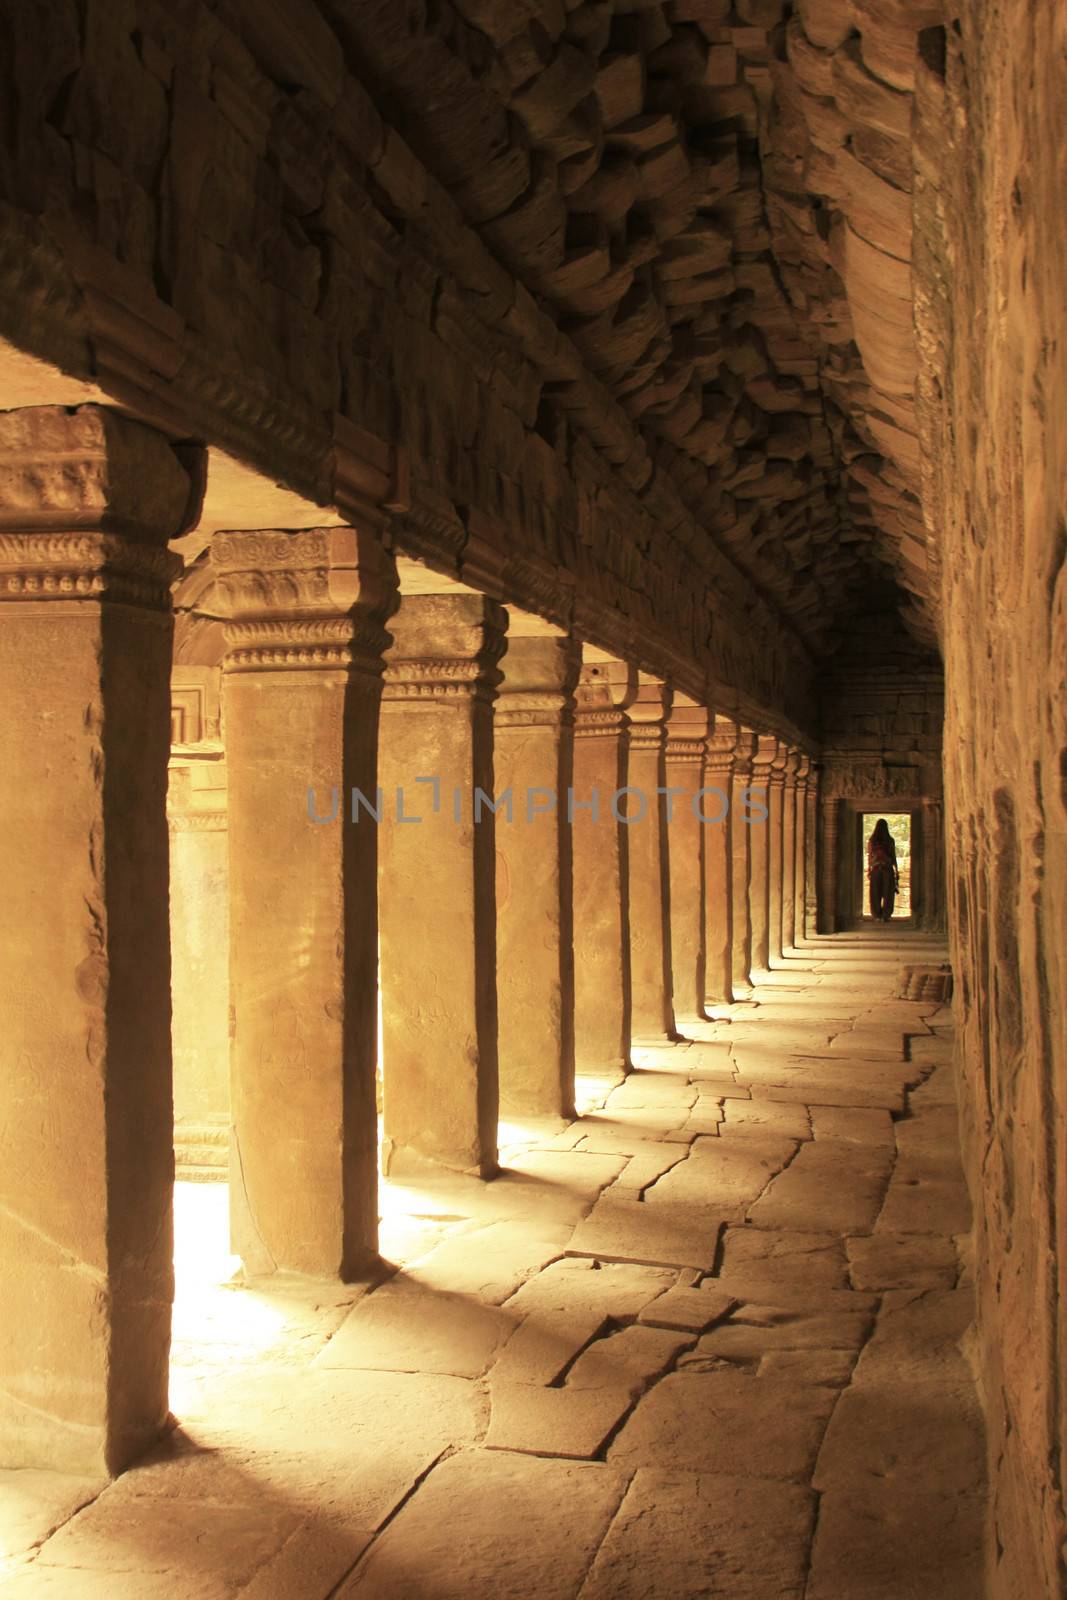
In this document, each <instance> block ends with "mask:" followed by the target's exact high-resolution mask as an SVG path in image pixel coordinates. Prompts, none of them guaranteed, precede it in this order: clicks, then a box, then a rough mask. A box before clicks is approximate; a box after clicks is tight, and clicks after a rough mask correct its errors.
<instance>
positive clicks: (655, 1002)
mask: <svg viewBox="0 0 1067 1600" xmlns="http://www.w3.org/2000/svg"><path fill="white" fill-rule="evenodd" d="M671 700H672V695H671V690H670V688H669V687H668V685H667V684H666V683H664V682H663V681H662V680H661V679H659V678H653V677H651V676H650V675H648V674H647V673H643V672H642V673H639V674H638V690H637V698H636V699H635V701H634V703H633V706H632V707H631V709H630V776H629V788H630V793H629V794H628V795H627V796H626V810H625V816H626V818H627V823H626V826H627V830H628V835H629V837H628V840H627V843H628V847H629V852H630V973H631V978H632V982H633V1018H632V1030H633V1037H634V1039H646V1040H662V1039H673V1038H674V1037H675V1033H674V1006H673V1001H672V994H671V985H672V975H671V909H670V857H669V844H668V834H667V796H666V793H665V792H664V791H665V790H666V783H667V764H666V745H667V719H668V717H669V716H670V711H671Z"/></svg>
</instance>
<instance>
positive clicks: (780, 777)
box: [769, 739, 789, 790]
mask: <svg viewBox="0 0 1067 1600" xmlns="http://www.w3.org/2000/svg"><path fill="white" fill-rule="evenodd" d="M788 764H789V746H788V745H787V744H786V743H785V742H784V740H782V739H779V740H778V750H777V753H776V754H775V757H774V760H773V761H772V762H771V771H770V778H769V782H770V785H771V788H772V789H775V790H781V789H784V788H785V780H786V771H787V768H788Z"/></svg>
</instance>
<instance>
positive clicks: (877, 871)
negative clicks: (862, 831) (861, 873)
mask: <svg viewBox="0 0 1067 1600" xmlns="http://www.w3.org/2000/svg"><path fill="white" fill-rule="evenodd" d="M867 874H868V876H869V878H870V880H871V916H872V917H874V918H875V920H876V921H878V922H888V921H889V919H890V917H891V916H892V915H893V901H894V900H895V899H896V894H897V889H898V888H899V887H900V880H899V878H898V876H897V847H896V844H895V843H894V841H893V835H892V834H891V833H890V831H889V824H888V822H887V821H886V820H885V818H884V817H879V818H878V821H877V822H876V823H875V825H874V832H873V833H872V834H871V837H870V838H869V839H868V841H867Z"/></svg>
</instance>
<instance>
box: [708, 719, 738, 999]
mask: <svg viewBox="0 0 1067 1600" xmlns="http://www.w3.org/2000/svg"><path fill="white" fill-rule="evenodd" d="M736 744H737V727H736V725H735V724H734V723H732V722H728V721H727V720H726V719H725V718H723V717H716V718H715V720H714V724H713V730H712V733H711V737H710V738H709V739H708V741H707V754H706V756H705V760H704V787H705V789H706V790H708V791H710V792H708V793H705V794H704V796H703V797H702V799H701V818H702V820H701V827H702V830H703V834H704V885H705V887H704V900H705V919H704V924H705V929H706V932H705V946H706V950H707V975H706V980H705V985H704V987H705V990H706V993H707V1000H708V1002H709V1003H712V1002H714V1003H716V1004H719V1005H723V1004H727V1005H728V1004H729V1003H730V1002H731V1001H732V1000H733V997H734V990H733V894H732V887H733V885H732V877H733V813H732V809H731V805H730V801H731V798H732V795H731V789H732V782H733V770H734V749H735V746H736Z"/></svg>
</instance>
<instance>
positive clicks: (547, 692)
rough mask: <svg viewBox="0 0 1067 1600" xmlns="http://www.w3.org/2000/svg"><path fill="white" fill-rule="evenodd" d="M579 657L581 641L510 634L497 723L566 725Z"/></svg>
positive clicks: (502, 725) (570, 717) (570, 718)
mask: <svg viewBox="0 0 1067 1600" xmlns="http://www.w3.org/2000/svg"><path fill="white" fill-rule="evenodd" d="M581 659H582V658H581V645H580V644H579V643H578V641H577V640H576V639H573V638H570V637H568V636H563V637H560V638H552V637H536V636H533V637H519V638H511V637H509V638H508V648H507V653H506V655H505V656H504V662H503V669H502V671H503V677H502V681H501V684H500V687H499V689H498V691H497V701H496V725H497V727H498V728H523V727H555V726H558V725H559V724H560V723H561V722H563V723H565V724H567V725H568V726H569V725H570V724H571V723H572V722H573V720H574V705H575V701H574V691H575V687H576V685H577V682H578V673H579V670H580V668H581Z"/></svg>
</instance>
